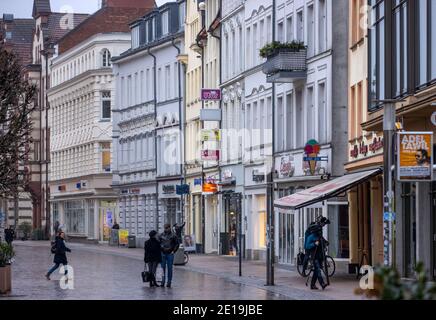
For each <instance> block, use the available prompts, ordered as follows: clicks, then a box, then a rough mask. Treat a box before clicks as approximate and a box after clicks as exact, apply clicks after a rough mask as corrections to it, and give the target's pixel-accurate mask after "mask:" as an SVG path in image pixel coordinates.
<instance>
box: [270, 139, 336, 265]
mask: <svg viewBox="0 0 436 320" xmlns="http://www.w3.org/2000/svg"><path fill="white" fill-rule="evenodd" d="M312 142H313V143H312V145H315V143H316V141H314V140H312ZM309 154H310V155H311V157H312V158H313V160H312V161H314V162H313V163H309V161H305V157H306V156H309ZM309 154H307V155H306V154H305V153H303V152H301V150H300V151H295V152H286V153H281V154H277V155H276V156H275V179H274V182H275V185H276V187H275V195H274V198H275V199H280V198H283V197H286V196H289V195H292V194H295V193H297V192H300V191H303V190H305V189H308V188H311V187H313V186H316V185H317V184H320V183H322V182H323V181H325V180H323V179H326V178H327V177H328V176H329V173H330V172H331V169H330V162H329V159H330V158H331V149H330V148H325V147H324V148H322V147H321V146H319V145H317V147H316V148H315V150H313V147H312V149H311V150H310V153H309ZM306 160H307V159H306ZM327 208H328V207H327V205H326V203H320V204H316V205H312V206H309V207H305V208H302V209H299V210H298V211H296V212H295V213H294V214H289V212H287V211H283V210H277V209H276V210H275V228H276V230H277V231H276V234H275V237H276V238H275V241H276V253H275V254H276V256H277V258H278V262H279V263H280V264H286V265H294V264H295V262H296V256H297V254H298V253H299V252H300V251H302V250H303V249H304V248H303V247H304V232H305V230H306V228H307V227H308V225H309V224H310V223H312V222H313V221H315V219H316V218H317V217H318V216H322V215H324V216H327Z"/></svg>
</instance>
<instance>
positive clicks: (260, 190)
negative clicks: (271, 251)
mask: <svg viewBox="0 0 436 320" xmlns="http://www.w3.org/2000/svg"><path fill="white" fill-rule="evenodd" d="M243 31H244V33H245V51H244V53H245V59H244V60H245V64H244V93H245V95H244V120H243V121H244V128H245V131H246V132H247V134H246V135H245V137H244V143H243V157H242V163H243V165H244V201H243V205H242V207H243V212H244V217H243V219H242V221H243V223H244V224H245V225H246V230H247V231H246V236H245V248H246V254H247V258H248V259H265V257H266V227H267V211H266V210H267V197H266V194H267V175H268V173H269V171H270V170H271V169H270V168H271V166H272V163H271V162H272V151H273V149H272V128H273V118H272V115H273V96H272V94H273V92H272V85H271V84H270V83H267V82H266V77H265V74H264V73H263V72H262V65H263V63H264V62H265V59H263V58H261V56H260V52H259V50H260V49H261V48H262V47H263V46H264V45H266V44H267V43H270V42H272V40H273V1H249V2H246V3H245V6H244V30H243Z"/></svg>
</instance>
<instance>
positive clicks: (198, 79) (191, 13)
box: [184, 1, 204, 252]
mask: <svg viewBox="0 0 436 320" xmlns="http://www.w3.org/2000/svg"><path fill="white" fill-rule="evenodd" d="M202 27H203V21H202V16H201V14H200V11H199V8H198V3H197V1H187V2H186V19H185V30H186V34H185V60H184V62H185V68H186V89H185V95H186V99H185V110H184V113H185V160H184V164H185V170H184V171H185V172H184V174H185V182H186V183H187V184H188V185H189V188H190V193H189V194H188V195H187V196H186V206H185V212H186V223H187V224H186V229H185V233H187V234H189V235H191V236H192V237H193V238H195V242H196V245H197V251H199V252H203V250H204V228H203V224H204V220H203V216H202V201H203V200H202V163H201V157H200V154H201V147H202V146H201V138H200V132H201V122H200V110H201V108H202V103H201V88H202V59H201V56H202V47H201V44H200V42H199V40H200V39H199V38H198V35H199V34H200V31H201V30H202ZM199 56H200V57H199Z"/></svg>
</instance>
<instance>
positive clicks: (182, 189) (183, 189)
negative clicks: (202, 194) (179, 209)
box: [176, 184, 189, 196]
mask: <svg viewBox="0 0 436 320" xmlns="http://www.w3.org/2000/svg"><path fill="white" fill-rule="evenodd" d="M176 194H177V195H179V196H182V195H184V194H189V184H182V185H179V186H176Z"/></svg>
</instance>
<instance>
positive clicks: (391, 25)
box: [368, 0, 436, 110]
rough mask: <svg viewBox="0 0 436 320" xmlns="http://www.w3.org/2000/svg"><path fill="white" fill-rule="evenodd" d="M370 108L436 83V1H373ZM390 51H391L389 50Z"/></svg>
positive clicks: (370, 46)
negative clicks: (435, 16)
mask: <svg viewBox="0 0 436 320" xmlns="http://www.w3.org/2000/svg"><path fill="white" fill-rule="evenodd" d="M369 3H370V6H371V14H370V22H371V23H370V27H369V30H368V31H369V39H370V41H369V97H370V101H369V109H370V110H374V109H375V108H377V107H378V106H379V105H380V103H378V102H376V100H382V99H386V98H399V97H401V96H404V95H406V94H410V93H413V92H415V91H416V90H419V89H420V88H422V87H425V86H427V85H428V84H429V83H432V82H433V81H434V80H436V31H435V30H436V20H435V19H434V15H435V14H436V1H434V0H413V1H411V0H381V1H376V0H370V2H369ZM388 50H390V51H388Z"/></svg>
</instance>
